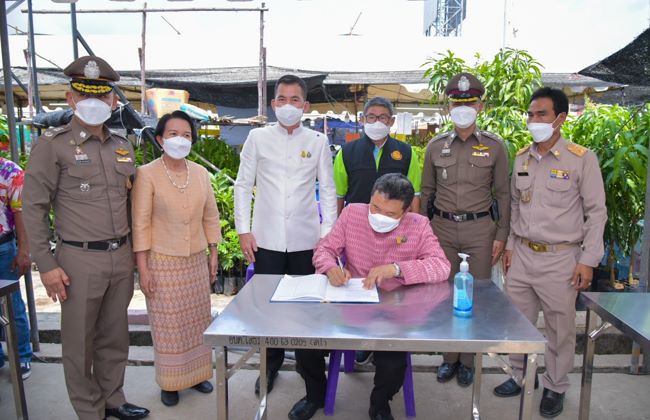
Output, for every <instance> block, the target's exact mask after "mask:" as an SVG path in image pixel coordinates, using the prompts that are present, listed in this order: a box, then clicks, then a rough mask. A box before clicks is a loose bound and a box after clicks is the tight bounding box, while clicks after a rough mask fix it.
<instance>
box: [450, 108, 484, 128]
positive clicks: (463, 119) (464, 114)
mask: <svg viewBox="0 0 650 420" xmlns="http://www.w3.org/2000/svg"><path fill="white" fill-rule="evenodd" d="M477 114H478V112H477V111H476V110H475V109H474V108H472V107H471V106H465V105H463V106H457V107H455V108H452V109H451V111H449V116H450V117H451V120H452V121H453V122H454V125H455V126H456V127H458V128H467V127H469V126H470V125H472V124H474V121H476V115H477Z"/></svg>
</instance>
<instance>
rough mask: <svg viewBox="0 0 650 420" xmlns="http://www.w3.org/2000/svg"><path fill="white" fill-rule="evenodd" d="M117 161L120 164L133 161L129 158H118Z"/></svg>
mask: <svg viewBox="0 0 650 420" xmlns="http://www.w3.org/2000/svg"><path fill="white" fill-rule="evenodd" d="M117 161H118V162H122V163H130V162H133V159H131V158H130V157H129V156H118V158H117Z"/></svg>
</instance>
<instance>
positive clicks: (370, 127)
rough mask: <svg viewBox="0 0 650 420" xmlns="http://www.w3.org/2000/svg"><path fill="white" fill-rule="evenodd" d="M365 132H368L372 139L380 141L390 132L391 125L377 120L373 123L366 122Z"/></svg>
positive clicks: (367, 134)
mask: <svg viewBox="0 0 650 420" xmlns="http://www.w3.org/2000/svg"><path fill="white" fill-rule="evenodd" d="M363 132H364V133H366V136H368V137H370V139H371V140H374V141H379V140H383V139H385V138H386V136H388V133H390V127H389V126H387V125H386V124H384V123H383V122H381V121H375V122H374V123H372V124H364V125H363Z"/></svg>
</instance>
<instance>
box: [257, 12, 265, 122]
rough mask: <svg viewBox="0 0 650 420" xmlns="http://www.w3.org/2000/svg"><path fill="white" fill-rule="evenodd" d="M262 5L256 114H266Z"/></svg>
mask: <svg viewBox="0 0 650 420" xmlns="http://www.w3.org/2000/svg"><path fill="white" fill-rule="evenodd" d="M264 7H265V4H264V3H262V7H261V8H260V59H259V66H260V68H259V75H258V78H257V114H258V115H266V50H265V48H264Z"/></svg>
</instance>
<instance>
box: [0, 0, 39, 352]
mask: <svg viewBox="0 0 650 420" xmlns="http://www.w3.org/2000/svg"><path fill="white" fill-rule="evenodd" d="M0 9H2V10H0V44H1V46H2V64H3V66H2V76H3V78H4V88H5V103H6V105H7V129H8V131H9V132H8V133H7V134H8V136H9V144H10V148H11V160H12V161H14V162H16V163H18V162H19V161H20V155H19V153H18V142H17V141H16V115H15V114H14V90H13V86H12V83H11V80H12V76H13V75H12V73H11V59H10V54H9V33H8V32H7V10H6V5H5V0H0ZM23 89H24V87H23ZM39 104H40V101H39ZM25 295H26V296H27V307H28V309H29V324H30V326H31V328H30V339H31V341H32V346H33V349H34V351H39V347H40V346H39V340H38V321H37V319H36V305H35V302H34V288H33V285H32V273H31V272H30V271H28V272H26V273H25Z"/></svg>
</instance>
